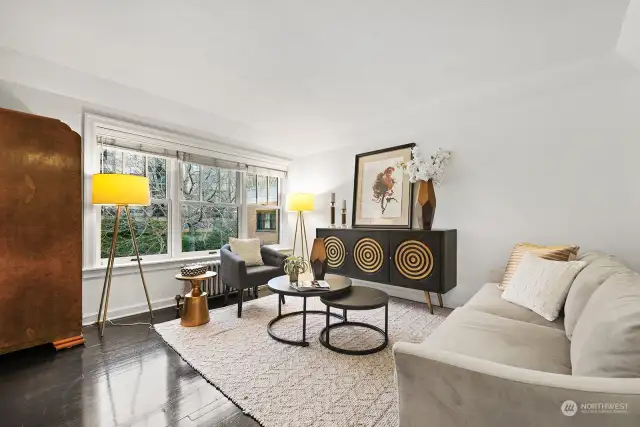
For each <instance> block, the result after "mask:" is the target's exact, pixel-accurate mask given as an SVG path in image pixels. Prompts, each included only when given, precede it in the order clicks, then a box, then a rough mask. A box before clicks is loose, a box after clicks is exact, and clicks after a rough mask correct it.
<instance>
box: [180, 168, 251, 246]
mask: <svg viewBox="0 0 640 427" xmlns="http://www.w3.org/2000/svg"><path fill="white" fill-rule="evenodd" d="M183 163H191V162H183V161H178V166H177V167H178V178H179V183H178V188H179V189H178V191H179V192H178V193H177V194H178V206H177V209H178V214H177V217H178V220H179V221H180V233H179V236H178V240H179V250H180V253H181V254H182V255H184V254H187V255H189V257H198V256H215V255H218V254H219V253H220V249H205V250H202V251H192V252H184V251H183V250H182V207H183V205H190V206H210V207H232V208H233V207H234V208H236V209H237V211H238V215H237V224H236V228H237V230H238V237H246V234H244V235H243V234H242V231H241V229H240V228H241V227H240V225H241V224H242V219H243V218H245V216H243V214H242V211H243V208H242V205H243V202H244V200H243V198H242V194H241V193H242V190H243V189H244V180H243V175H244V173H242V172H240V171H235V174H236V203H223V202H206V201H202V200H183V199H182V197H181V196H182V183H183V182H184V175H183V174H184V169H183V167H182V164H183ZM195 164H197V163H195ZM199 166H200V169H199V172H198V174H199V181H200V182H199V184H198V193H199V198H200V199H202V167H203V165H199ZM204 167H209V166H204ZM218 169H223V168H218ZM241 184H242V185H241ZM245 233H246V230H245Z"/></svg>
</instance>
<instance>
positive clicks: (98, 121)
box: [82, 112, 290, 271]
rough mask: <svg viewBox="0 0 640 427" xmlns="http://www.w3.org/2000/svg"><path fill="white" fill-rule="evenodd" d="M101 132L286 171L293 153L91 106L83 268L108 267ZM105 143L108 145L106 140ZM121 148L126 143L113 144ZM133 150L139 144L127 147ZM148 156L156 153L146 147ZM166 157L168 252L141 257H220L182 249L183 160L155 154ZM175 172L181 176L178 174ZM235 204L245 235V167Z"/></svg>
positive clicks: (124, 261)
mask: <svg viewBox="0 0 640 427" xmlns="http://www.w3.org/2000/svg"><path fill="white" fill-rule="evenodd" d="M98 134H103V135H104V134H108V135H109V136H114V135H115V137H116V138H118V137H119V136H125V137H126V139H127V140H128V141H131V140H135V143H136V144H140V146H142V147H144V146H147V145H148V146H149V147H153V148H154V149H166V150H174V151H175V150H177V151H183V152H190V153H194V154H197V155H203V156H207V157H211V158H216V159H220V160H227V161H233V162H238V161H240V162H242V163H246V164H250V165H252V166H254V167H259V168H265V169H273V170H278V171H286V170H287V169H288V165H289V163H290V160H289V159H286V158H282V157H277V156H272V155H267V154H262V153H258V152H255V151H251V150H248V149H244V148H241V147H235V146H230V145H227V144H223V143H219V142H217V141H212V140H205V139H201V138H197V137H193V136H187V135H181V134H177V133H173V132H168V131H165V130H161V129H159V128H155V127H150V126H146V125H142V124H136V123H131V122H127V121H123V120H119V119H114V118H111V117H105V116H101V115H96V114H94V113H91V112H85V113H84V114H83V145H82V155H83V166H84V167H83V169H84V170H83V188H82V193H83V207H82V209H83V231H82V233H83V238H82V251H83V253H82V255H83V256H82V259H83V270H85V271H92V270H100V269H104V268H105V267H106V259H102V258H101V247H100V245H101V242H100V240H101V209H100V208H101V207H100V206H98V205H93V204H92V201H91V200H92V176H93V175H94V174H97V173H100V153H101V147H100V144H98V141H97V135H98ZM105 147H106V145H105ZM115 148H116V149H118V150H121V151H127V149H126V148H119V147H115ZM128 151H134V152H137V151H136V150H128ZM142 154H143V155H145V156H154V154H147V153H144V152H143V153H142ZM156 157H163V158H166V159H167V195H166V196H167V199H166V200H167V201H168V205H167V215H168V217H169V221H168V223H169V229H168V238H167V240H168V241H167V246H168V250H167V254H161V255H143V256H142V263H143V264H146V263H151V264H155V263H164V262H183V261H185V260H190V259H204V258H208V259H216V258H218V257H219V254H218V253H217V252H218V251H214V252H215V253H213V254H211V253H210V252H212V251H198V252H184V253H183V252H182V251H181V245H182V242H181V235H180V232H181V230H182V224H181V218H180V208H179V194H180V193H179V192H180V191H181V188H180V186H181V182H180V179H179V175H177V174H178V173H179V170H180V165H179V160H178V159H177V158H173V157H165V156H162V155H160V156H156ZM176 177H177V178H176ZM236 177H237V181H236V204H237V207H238V236H240V237H246V236H247V204H246V201H245V196H246V193H245V185H244V177H245V173H244V172H237V175H236ZM278 183H279V188H278V190H279V194H278V200H282V191H283V185H282V183H283V180H282V179H279V182H278ZM115 264H116V266H120V267H124V266H132V265H135V261H131V257H120V258H116V262H115Z"/></svg>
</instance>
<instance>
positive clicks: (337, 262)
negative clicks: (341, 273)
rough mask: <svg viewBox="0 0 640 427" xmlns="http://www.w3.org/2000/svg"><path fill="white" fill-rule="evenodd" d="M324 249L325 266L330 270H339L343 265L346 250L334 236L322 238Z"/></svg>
mask: <svg viewBox="0 0 640 427" xmlns="http://www.w3.org/2000/svg"><path fill="white" fill-rule="evenodd" d="M324 248H325V251H326V252H327V266H329V267H331V268H340V267H342V265H343V264H344V258H345V254H346V250H345V248H344V243H342V240H340V239H338V238H337V237H335V236H329V237H325V238H324Z"/></svg>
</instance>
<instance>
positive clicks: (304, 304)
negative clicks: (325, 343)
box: [302, 297, 307, 342]
mask: <svg viewBox="0 0 640 427" xmlns="http://www.w3.org/2000/svg"><path fill="white" fill-rule="evenodd" d="M302 342H307V297H303V298H302Z"/></svg>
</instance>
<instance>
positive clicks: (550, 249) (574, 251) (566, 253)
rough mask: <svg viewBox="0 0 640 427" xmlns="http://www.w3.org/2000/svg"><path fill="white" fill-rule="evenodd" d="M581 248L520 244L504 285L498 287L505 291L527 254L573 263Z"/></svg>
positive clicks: (514, 251)
mask: <svg viewBox="0 0 640 427" xmlns="http://www.w3.org/2000/svg"><path fill="white" fill-rule="evenodd" d="M578 249H580V247H579V246H576V245H562V246H538V245H533V244H531V243H519V244H517V245H516V246H515V247H514V248H513V251H511V255H510V256H509V262H508V263H507V268H506V270H505V272H504V276H503V278H502V283H500V284H499V285H498V288H499V289H502V290H505V289H506V288H507V285H508V284H509V281H510V280H511V279H512V278H513V275H514V274H515V272H516V269H517V268H518V265H519V264H520V262H521V261H522V257H523V256H524V255H525V254H527V253H533V254H534V255H537V256H538V257H540V258H543V259H548V260H552V261H572V260H574V259H576V257H577V256H578Z"/></svg>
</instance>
